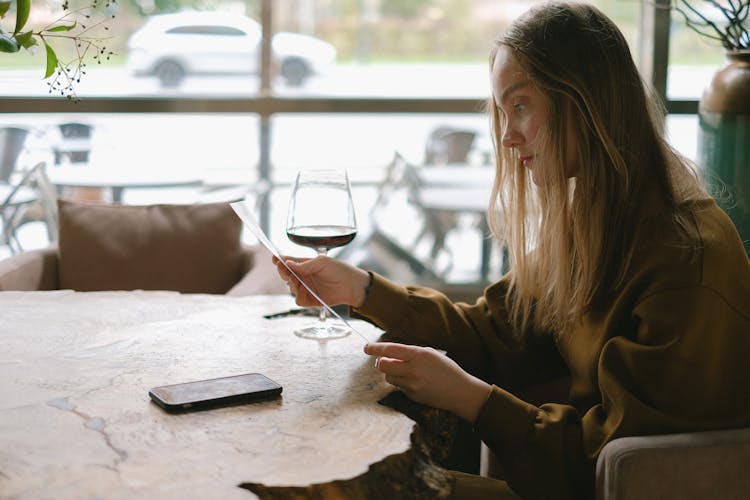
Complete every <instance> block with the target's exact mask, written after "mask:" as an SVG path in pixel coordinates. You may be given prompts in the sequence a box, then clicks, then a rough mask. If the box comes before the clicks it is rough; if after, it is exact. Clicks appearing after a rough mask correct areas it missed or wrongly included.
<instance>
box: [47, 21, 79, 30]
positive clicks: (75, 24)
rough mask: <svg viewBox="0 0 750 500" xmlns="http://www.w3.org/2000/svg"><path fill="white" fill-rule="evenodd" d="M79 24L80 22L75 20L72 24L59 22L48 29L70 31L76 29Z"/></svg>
mask: <svg viewBox="0 0 750 500" xmlns="http://www.w3.org/2000/svg"><path fill="white" fill-rule="evenodd" d="M77 25H78V23H77V22H75V21H74V22H73V24H71V25H66V24H59V25H57V26H53V27H52V28H49V29H48V30H46V31H70V30H73V29H75V28H76V26H77Z"/></svg>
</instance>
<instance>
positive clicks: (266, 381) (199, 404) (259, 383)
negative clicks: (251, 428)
mask: <svg viewBox="0 0 750 500" xmlns="http://www.w3.org/2000/svg"><path fill="white" fill-rule="evenodd" d="M281 390H282V387H281V385H279V384H278V383H277V382H274V381H273V380H271V379H270V378H268V377H266V376H265V375H263V374H260V373H245V374H242V375H232V376H230V377H221V378H214V379H209V380H197V381H194V382H184V383H181V384H173V385H163V386H161V387H154V388H153V389H151V390H149V391H148V395H149V397H151V399H152V400H153V401H154V403H156V404H157V405H159V406H161V407H162V408H164V409H165V410H167V411H169V412H183V411H197V410H206V409H210V408H218V407H222V406H231V405H236V404H242V403H248V402H252V401H258V400H262V399H270V398H274V397H277V396H279V395H280V394H281Z"/></svg>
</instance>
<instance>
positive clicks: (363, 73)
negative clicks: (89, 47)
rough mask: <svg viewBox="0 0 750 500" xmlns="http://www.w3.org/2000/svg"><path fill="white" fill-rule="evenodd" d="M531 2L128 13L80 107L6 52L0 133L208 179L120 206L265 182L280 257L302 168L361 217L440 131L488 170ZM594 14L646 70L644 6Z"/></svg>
mask: <svg viewBox="0 0 750 500" xmlns="http://www.w3.org/2000/svg"><path fill="white" fill-rule="evenodd" d="M533 3H534V1H510V0H508V1H497V0H284V1H271V0H246V1H244V2H241V1H240V2H235V1H225V0H222V1H218V2H216V1H211V2H208V1H201V0H193V1H191V2H180V1H166V0H156V1H153V0H151V1H145V0H137V1H127V2H126V1H123V0H120V1H118V5H119V11H118V12H117V14H116V17H115V18H114V19H110V20H109V21H108V26H109V28H110V29H109V33H111V38H109V39H108V40H107V42H106V45H107V50H108V51H109V50H112V51H113V52H114V54H113V55H112V56H111V57H109V58H108V59H106V58H105V59H104V60H103V61H102V63H101V64H96V63H92V62H91V61H89V65H88V68H87V71H86V74H85V75H84V76H83V78H82V79H81V81H80V82H79V83H78V82H77V83H76V85H75V90H76V93H77V95H78V97H80V99H81V101H80V102H78V103H73V102H69V101H67V100H65V99H61V98H50V97H49V93H48V86H47V85H46V83H45V82H44V81H43V80H41V76H42V74H43V72H44V66H45V61H44V51H38V52H37V54H35V55H33V56H31V55H26V54H14V55H6V54H3V55H0V79H2V81H3V85H2V90H1V91H0V92H2V94H3V96H2V97H0V109H2V110H3V111H2V114H0V122H1V123H0V125H6V126H7V125H15V126H21V127H26V128H28V129H29V130H30V131H31V134H30V135H29V140H28V142H27V145H28V147H27V148H26V151H25V152H24V154H25V155H26V157H27V159H29V160H30V159H31V158H34V159H36V158H39V157H44V155H45V154H46V155H47V156H46V158H48V161H49V163H50V168H52V169H54V168H56V165H57V164H59V163H60V162H63V163H64V162H67V161H69V158H68V159H66V157H65V156H61V157H59V158H58V157H56V156H55V155H54V152H53V150H52V149H53V147H54V145H55V144H57V143H59V142H60V140H61V137H60V129H59V125H60V124H61V123H64V122H71V121H77V122H85V123H87V124H89V125H92V126H93V133H92V137H91V141H90V147H91V151H90V157H89V162H88V163H89V167H90V168H96V165H97V164H99V165H101V164H107V165H119V166H120V167H119V168H123V169H127V168H131V167H132V166H133V165H140V166H147V168H154V169H180V170H196V171H200V172H202V176H203V178H204V179H205V180H206V182H205V185H204V186H202V187H201V189H200V190H198V191H196V188H185V189H181V190H170V191H157V190H129V191H127V192H126V193H125V197H124V201H125V202H132V203H138V202H148V201H175V200H176V199H180V198H181V197H182V198H183V199H197V198H199V197H200V196H207V192H208V193H211V195H213V194H215V193H217V192H219V190H220V189H221V188H231V187H232V186H233V185H234V186H236V185H242V184H255V183H258V182H266V183H270V186H271V192H270V194H269V196H268V197H267V198H266V199H265V200H264V201H263V203H259V205H258V206H259V209H260V210H261V211H262V214H261V219H262V222H263V223H264V224H265V225H266V226H267V227H268V229H269V232H271V233H272V234H273V235H274V237H275V238H276V239H277V240H278V241H279V242H280V243H282V242H283V244H286V241H285V239H284V238H283V235H282V234H281V232H282V229H280V228H281V225H280V222H279V221H280V220H282V219H283V214H285V212H286V198H285V197H286V196H287V192H286V191H285V190H286V189H288V184H289V182H290V181H291V178H292V176H293V173H294V171H295V170H296V169H298V168H302V167H308V166H339V167H346V168H347V169H349V171H350V175H351V178H352V180H353V182H354V183H355V185H356V187H355V189H356V190H358V193H359V195H358V202H357V203H358V216H359V217H360V218H366V217H367V214H368V211H369V209H370V205H371V203H372V202H373V200H374V199H375V198H376V194H377V193H376V192H375V190H376V189H377V184H378V183H379V182H380V181H381V180H382V179H383V175H384V172H385V167H386V166H387V165H388V164H389V162H390V161H391V159H392V157H393V155H394V153H395V152H400V153H402V154H403V155H404V156H406V157H407V158H409V159H410V160H411V161H414V162H416V163H418V162H420V161H422V160H423V159H424V148H425V142H426V139H427V137H428V135H429V133H430V131H431V130H433V129H435V128H436V127H440V126H452V127H457V128H461V129H471V130H474V131H475V132H476V134H477V138H478V139H477V143H476V144H477V145H478V146H476V147H475V148H474V150H473V151H472V153H471V155H472V156H471V158H470V160H471V161H472V162H476V163H481V162H485V163H486V162H487V158H488V156H489V154H490V149H491V146H490V141H489V139H488V137H487V132H488V130H487V128H488V123H487V119H486V117H485V116H484V114H483V111H482V109H483V102H484V101H485V100H486V98H487V96H488V95H489V88H490V87H489V76H488V67H487V66H488V63H487V54H488V50H489V48H490V46H491V43H492V39H493V38H494V36H495V35H496V34H497V33H499V32H501V31H502V30H503V29H504V27H505V26H507V24H508V23H509V22H510V21H511V20H512V19H514V18H515V17H516V16H517V15H518V14H520V13H521V12H523V11H524V10H525V9H527V8H528V7H529V6H530V5H531V4H533ZM595 3H596V4H597V5H598V6H600V7H601V8H602V9H603V10H604V11H605V12H606V13H608V14H609V15H610V16H611V17H612V18H613V19H614V20H615V21H616V22H617V23H618V25H619V26H620V27H621V29H622V30H623V32H624V33H625V35H626V37H627V39H628V41H629V42H630V44H631V47H632V48H633V53H634V55H635V57H636V59H640V58H641V54H642V53H643V43H644V42H643V41H644V40H646V41H647V42H648V41H652V40H653V35H654V34H653V33H646V34H644V33H643V31H642V28H641V12H642V9H643V5H642V4H641V3H640V2H623V1H621V0H597V1H596V2H595ZM45 5H46V4H45V2H44V1H42V0H34V1H33V5H32V7H33V12H32V21H31V22H32V24H34V25H37V26H38V25H40V24H43V23H44V22H45V21H47V20H52V19H54V18H56V17H57V16H58V15H59V4H58V3H56V2H50V3H49V5H48V6H45ZM72 5H73V4H72ZM73 7H75V5H73ZM205 11H211V12H205ZM263 33H273V36H272V37H267V38H265V39H264V38H263ZM108 36H109V35H108ZM657 36H658V34H657ZM648 43H650V42H648ZM58 45H59V44H58ZM61 50H62V49H61ZM646 50H648V47H646ZM264 54H266V56H265V57H264ZM61 59H62V57H61ZM689 60H690V59H688V58H687V57H685V58H684V59H680V58H678V55H677V53H676V52H673V60H672V61H671V62H672V63H673V64H674V65H675V69H676V70H678V68H679V67H683V68H687V66H685V65H684V64H683V65H682V66H680V64H681V63H687V61H689ZM701 62H702V63H704V64H705V65H710V64H712V61H710V60H708V59H706V60H702V61H701ZM679 71H683V72H685V71H687V72H689V71H693V70H691V69H679ZM672 75H673V72H670V83H669V84H670V94H669V95H670V97H671V96H672V94H673V93H674V94H675V95H679V96H681V97H682V96H683V94H684V95H685V96H688V95H693V96H694V95H695V92H694V91H687V90H684V91H675V92H673V90H672V85H673V82H675V81H678V80H681V79H682V78H681V77H678V80H674V79H673V78H672ZM680 92H682V93H680ZM691 92H692V94H691ZM680 127H681V126H680V124H679V123H678V124H677V125H670V130H671V131H672V132H673V135H675V136H679V137H683V136H684V134H685V132H684V130H683V129H685V128H687V129H689V128H690V125H689V124H688V125H687V126H682V128H680ZM688 133H691V132H688ZM675 142H676V143H679V144H684V145H685V146H684V147H686V148H687V149H689V148H690V145H691V144H692V142H690V141H685V140H682V141H680V140H678V139H677V137H676V138H675ZM680 147H683V146H680ZM688 154H690V152H689V151H688ZM82 168H87V167H82ZM472 258H476V257H472Z"/></svg>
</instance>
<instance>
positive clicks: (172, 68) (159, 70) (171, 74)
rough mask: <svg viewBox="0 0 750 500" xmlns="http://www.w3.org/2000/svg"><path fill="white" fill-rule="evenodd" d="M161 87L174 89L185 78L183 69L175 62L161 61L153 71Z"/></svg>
mask: <svg viewBox="0 0 750 500" xmlns="http://www.w3.org/2000/svg"><path fill="white" fill-rule="evenodd" d="M154 74H155V75H156V77H157V78H158V79H159V82H160V83H161V86H162V87H176V86H178V85H179V84H180V82H182V80H183V78H185V69H184V68H183V67H182V65H181V64H180V63H178V62H175V61H162V62H160V63H159V64H158V65H157V66H156V69H155V70H154Z"/></svg>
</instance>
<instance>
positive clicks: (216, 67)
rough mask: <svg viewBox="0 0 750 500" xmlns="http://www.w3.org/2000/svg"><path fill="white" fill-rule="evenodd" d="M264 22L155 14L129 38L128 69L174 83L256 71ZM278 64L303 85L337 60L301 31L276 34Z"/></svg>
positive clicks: (290, 78)
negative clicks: (200, 77)
mask: <svg viewBox="0 0 750 500" xmlns="http://www.w3.org/2000/svg"><path fill="white" fill-rule="evenodd" d="M260 41H261V26H260V24H258V22H256V21H254V20H252V19H250V18H249V17H246V16H243V15H239V14H230V13H223V12H193V11H190V12H178V13H174V14H159V15H155V16H151V17H150V18H148V19H147V20H146V22H145V23H144V25H143V26H142V27H141V28H140V29H139V30H138V31H136V32H135V33H133V34H132V35H131V37H130V39H129V40H128V57H127V62H126V65H127V68H128V69H129V70H130V71H131V72H132V73H134V74H136V75H155V76H156V77H157V78H159V81H160V82H161V84H162V86H164V87H174V86H177V85H179V84H180V82H181V81H182V79H183V78H184V77H185V76H186V75H198V74H213V75H217V74H258V73H259V72H260V71H259V67H260ZM271 52H272V57H273V61H274V66H275V68H277V69H278V71H279V73H280V74H281V76H282V77H283V78H284V80H285V82H286V83H287V84H288V85H293V86H298V85H301V84H302V83H303V82H304V81H305V80H306V79H307V78H308V77H309V76H311V75H314V74H321V73H324V72H325V71H326V70H327V68H328V67H329V66H330V65H332V64H333V63H334V62H335V60H336V48H335V47H334V46H333V45H331V44H329V43H327V42H324V41H323V40H320V39H318V38H314V37H311V36H308V35H302V34H299V33H286V32H280V33H276V34H274V36H273V39H272V41H271Z"/></svg>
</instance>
